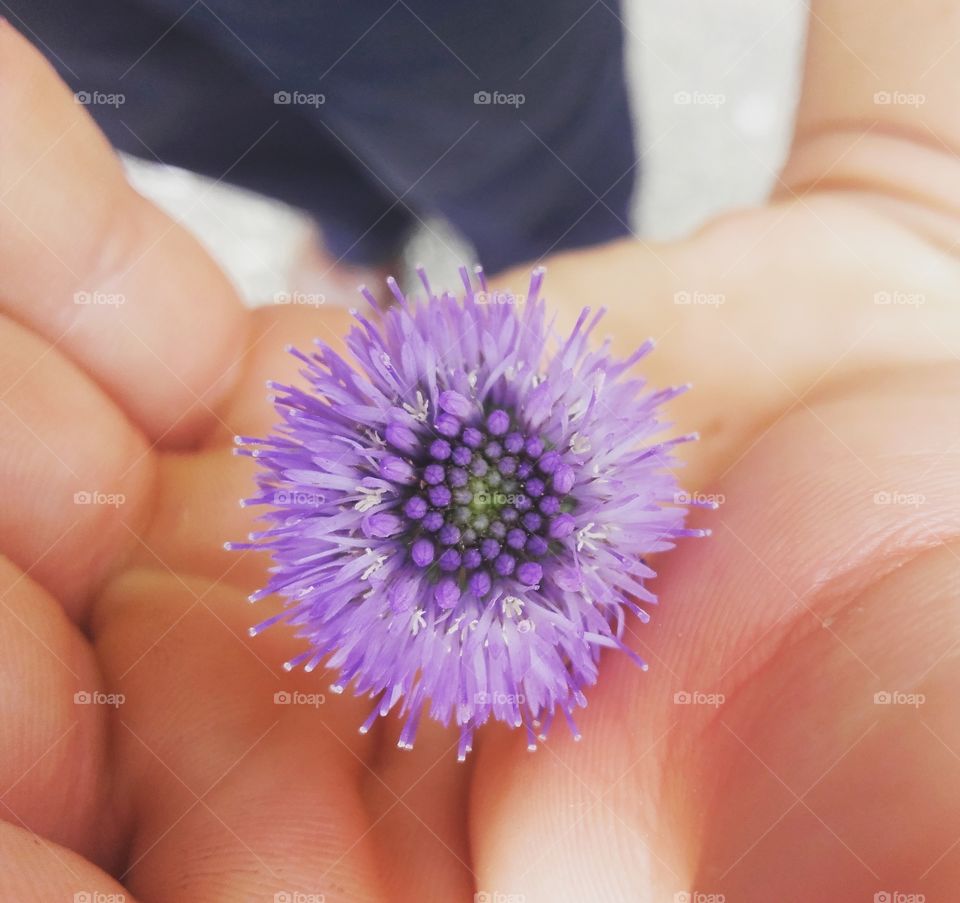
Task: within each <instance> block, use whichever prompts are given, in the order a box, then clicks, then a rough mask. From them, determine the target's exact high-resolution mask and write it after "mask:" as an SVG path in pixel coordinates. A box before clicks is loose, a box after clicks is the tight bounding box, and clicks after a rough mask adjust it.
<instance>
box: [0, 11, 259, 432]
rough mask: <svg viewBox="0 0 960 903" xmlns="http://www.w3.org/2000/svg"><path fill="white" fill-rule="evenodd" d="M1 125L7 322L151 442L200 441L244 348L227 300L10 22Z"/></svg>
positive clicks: (0, 264) (2, 41)
mask: <svg viewBox="0 0 960 903" xmlns="http://www.w3.org/2000/svg"><path fill="white" fill-rule="evenodd" d="M0 120H2V121H3V123H4V140H3V143H2V145H0V234H2V235H3V241H2V242H0V311H3V312H5V313H7V314H8V315H9V316H12V317H14V318H16V319H18V320H19V321H20V322H22V323H24V324H25V325H27V326H29V327H30V328H31V329H33V330H35V331H36V332H37V333H39V334H40V335H42V336H44V337H45V338H46V339H48V341H50V342H52V343H55V344H56V345H57V347H58V348H59V349H61V350H62V351H63V353H64V354H66V355H68V356H69V357H71V358H72V359H73V360H74V361H75V362H76V363H77V364H78V365H79V366H80V367H81V368H82V369H84V370H86V371H87V372H89V373H90V374H91V375H92V376H93V378H94V379H95V380H96V381H97V382H99V383H100V385H101V386H102V387H103V388H104V390H105V391H106V392H107V394H109V395H110V396H111V397H112V398H113V399H114V400H115V401H116V402H117V403H118V404H119V405H120V406H121V407H122V408H123V410H124V411H125V412H126V413H127V414H128V416H129V417H130V418H131V419H132V420H133V421H134V422H135V423H137V424H138V425H139V426H140V427H141V428H142V429H143V430H144V432H146V433H147V435H148V436H149V437H150V438H151V439H153V440H156V441H159V442H162V443H163V444H167V445H173V444H183V443H187V442H190V441H192V440H193V438H194V437H195V435H196V434H197V432H198V430H202V429H205V428H207V427H208V426H209V424H210V423H211V422H213V415H212V413H211V411H212V408H213V407H214V406H215V405H216V403H217V402H218V401H219V399H221V398H222V397H223V396H224V395H225V394H226V393H227V392H228V390H229V388H230V383H231V379H232V376H231V363H232V360H233V357H234V356H235V354H236V351H237V349H238V348H239V347H242V342H243V338H242V336H243V330H244V328H245V314H244V311H243V309H242V307H241V305H240V303H239V301H238V300H237V298H236V296H235V293H234V291H233V289H232V288H231V286H230V285H229V283H228V282H227V280H226V278H225V277H224V275H223V274H222V273H221V272H220V270H219V269H218V268H217V266H216V265H215V264H214V263H213V261H212V260H211V259H210V258H209V256H208V255H207V254H206V253H205V252H204V251H203V249H202V248H201V247H200V245H199V244H198V243H197V242H196V240H195V239H193V238H192V237H191V236H190V235H189V234H188V233H187V232H186V231H185V230H184V229H183V228H181V227H180V226H178V225H177V224H175V223H174V222H173V221H171V220H170V219H169V218H168V217H167V216H165V215H164V214H162V213H161V212H160V211H158V210H157V209H156V208H155V207H154V206H153V205H152V204H150V203H148V202H147V201H145V200H144V199H143V198H142V197H140V196H139V195H138V194H137V193H136V192H134V191H133V190H132V189H131V188H130V186H129V185H128V184H127V182H126V180H125V179H124V175H123V171H122V169H121V167H120V164H119V162H118V160H117V158H116V156H115V155H114V154H113V152H112V150H111V149H110V147H109V145H108V144H107V142H106V140H105V139H104V137H103V136H102V135H101V134H100V132H99V131H98V130H97V128H96V126H95V125H94V123H93V121H92V119H91V118H90V117H89V116H88V115H87V113H86V112H85V109H84V107H83V106H82V105H81V104H78V103H76V102H75V101H74V98H73V96H72V95H71V94H70V92H69V91H68V89H67V88H66V86H65V85H64V84H63V83H62V82H61V81H60V80H59V79H58V78H57V76H56V75H55V74H54V72H53V70H52V69H51V68H50V66H49V65H48V64H47V63H46V62H45V61H44V60H43V58H42V57H41V56H40V54H39V53H37V52H36V50H34V48H33V47H31V46H30V45H29V44H28V43H27V42H26V41H25V40H24V39H23V38H22V37H21V36H20V35H19V34H17V33H16V32H15V31H14V30H13V28H12V27H11V26H10V25H9V24H7V23H6V22H3V21H0ZM107 352H109V353H107Z"/></svg>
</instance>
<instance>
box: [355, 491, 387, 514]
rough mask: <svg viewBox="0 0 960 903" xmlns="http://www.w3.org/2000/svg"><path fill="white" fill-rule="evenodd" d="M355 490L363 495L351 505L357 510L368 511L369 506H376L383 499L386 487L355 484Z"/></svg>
mask: <svg viewBox="0 0 960 903" xmlns="http://www.w3.org/2000/svg"><path fill="white" fill-rule="evenodd" d="M356 490H357V492H359V493H360V494H361V495H362V496H363V498H362V499H360V501H358V502H357V503H356V504H355V505H354V506H353V507H354V508H356V509H357V511H369V510H370V509H371V508H376V507H377V505H379V504H380V503H381V502H382V501H383V494H384V492H386V489H380V488H376V489H371V488H370V487H368V486H357V487H356Z"/></svg>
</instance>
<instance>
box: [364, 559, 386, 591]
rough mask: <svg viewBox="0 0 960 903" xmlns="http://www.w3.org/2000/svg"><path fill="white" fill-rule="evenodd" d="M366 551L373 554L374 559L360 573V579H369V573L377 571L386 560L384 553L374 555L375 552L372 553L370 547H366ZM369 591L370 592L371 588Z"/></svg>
mask: <svg viewBox="0 0 960 903" xmlns="http://www.w3.org/2000/svg"><path fill="white" fill-rule="evenodd" d="M367 552H368V553H369V554H372V555H374V558H375V561H374V562H373V564H371V565H370V567H368V568H367V569H366V570H365V571H364V572H363V573H362V574H361V575H360V579H361V580H369V579H370V575H371V574H375V573H376V572H377V571H379V570H380V568H382V567H383V565H384V564H385V563H386V560H387V556H386V555H376V554H374V552H373V550H372V549H367ZM371 592H372V590H371Z"/></svg>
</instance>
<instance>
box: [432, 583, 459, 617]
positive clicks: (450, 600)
mask: <svg viewBox="0 0 960 903" xmlns="http://www.w3.org/2000/svg"><path fill="white" fill-rule="evenodd" d="M433 598H434V599H435V600H436V603H437V605H439V606H440V607H441V608H442V609H444V610H445V611H447V610H449V609H451V608H453V606H454V605H456V604H457V602H459V601H460V587H459V586H457V583H456V581H455V580H451V579H450V578H449V577H444V578H443V580H441V581H440V582H439V583H438V584H437V585H436V586H435V587H434V589H433Z"/></svg>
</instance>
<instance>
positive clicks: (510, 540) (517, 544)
mask: <svg viewBox="0 0 960 903" xmlns="http://www.w3.org/2000/svg"><path fill="white" fill-rule="evenodd" d="M526 544H527V534H526V533H524V532H523V530H521V529H520V528H519V527H514V528H513V529H512V530H511V531H510V532H509V533H507V545H508V546H510V548H511V549H522V548H523V547H524V546H525V545H526Z"/></svg>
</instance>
